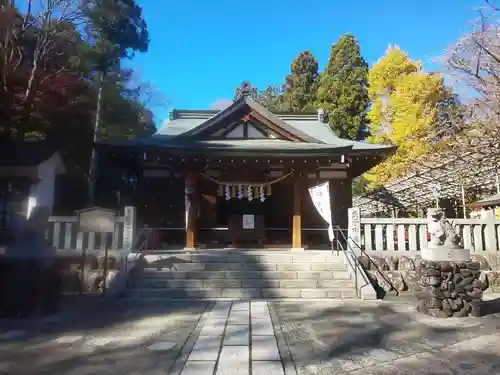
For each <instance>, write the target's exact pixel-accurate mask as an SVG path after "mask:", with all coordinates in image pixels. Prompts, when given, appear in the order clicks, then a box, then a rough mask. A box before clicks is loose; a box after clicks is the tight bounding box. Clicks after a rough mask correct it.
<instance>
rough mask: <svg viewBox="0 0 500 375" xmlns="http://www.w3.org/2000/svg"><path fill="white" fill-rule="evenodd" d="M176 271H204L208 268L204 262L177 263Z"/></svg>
mask: <svg viewBox="0 0 500 375" xmlns="http://www.w3.org/2000/svg"><path fill="white" fill-rule="evenodd" d="M174 266H175V270H176V271H187V272H190V271H202V270H204V269H205V268H206V266H205V264H203V263H176V264H175V265H174Z"/></svg>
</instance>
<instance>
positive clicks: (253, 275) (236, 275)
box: [224, 270, 262, 279]
mask: <svg viewBox="0 0 500 375" xmlns="http://www.w3.org/2000/svg"><path fill="white" fill-rule="evenodd" d="M224 274H225V276H226V278H227V279H260V278H261V277H262V275H261V273H260V272H259V271H243V270H242V271H225V272H224Z"/></svg>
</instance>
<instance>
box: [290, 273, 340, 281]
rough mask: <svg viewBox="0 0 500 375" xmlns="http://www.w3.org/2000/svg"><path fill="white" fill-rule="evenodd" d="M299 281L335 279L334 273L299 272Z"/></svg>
mask: <svg viewBox="0 0 500 375" xmlns="http://www.w3.org/2000/svg"><path fill="white" fill-rule="evenodd" d="M297 278H298V279H314V280H321V279H326V280H328V279H333V271H298V272H297Z"/></svg>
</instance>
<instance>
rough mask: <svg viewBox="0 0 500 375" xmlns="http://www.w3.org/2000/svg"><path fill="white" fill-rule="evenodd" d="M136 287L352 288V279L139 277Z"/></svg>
mask: <svg viewBox="0 0 500 375" xmlns="http://www.w3.org/2000/svg"><path fill="white" fill-rule="evenodd" d="M134 287H135V288H138V289H142V288H145V289H154V288H159V289H197V288H202V289H203V288H285V289H296V288H298V289H314V288H337V287H339V288H354V281H352V280H350V279H346V280H334V279H330V280H316V279H289V280H283V279H274V280H273V279H215V278H214V279H205V280H203V279H170V280H168V279H166V280H161V279H142V280H141V279H139V280H137V281H136V282H135V283H134Z"/></svg>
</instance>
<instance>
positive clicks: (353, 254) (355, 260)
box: [337, 226, 399, 296]
mask: <svg viewBox="0 0 500 375" xmlns="http://www.w3.org/2000/svg"><path fill="white" fill-rule="evenodd" d="M337 230H338V231H339V232H340V234H341V235H342V238H343V239H344V241H345V242H346V244H347V249H344V247H343V246H342V244H341V243H340V241H338V240H337V242H338V243H339V244H340V247H341V248H342V249H344V251H345V250H347V252H348V253H349V254H350V255H351V256H352V257H353V258H354V262H355V264H354V266H355V267H354V268H355V272H356V274H355V275H356V280H357V270H358V267H357V266H358V264H359V265H360V267H361V264H360V262H359V260H358V257H357V256H356V253H355V252H354V250H353V249H352V248H351V247H350V246H349V243H352V244H354V245H355V246H356V247H357V248H358V249H359V251H360V252H361V255H364V256H365V257H366V258H367V259H368V261H369V262H370V263H371V264H372V265H373V266H374V269H375V270H376V271H377V272H378V273H379V275H380V276H382V278H383V279H384V280H385V281H386V282H387V283H388V284H389V285H390V286H391V288H392V289H393V290H395V291H396V293H397V295H399V292H398V290H396V289H395V288H394V285H392V283H391V282H390V281H389V280H388V279H387V277H386V276H385V275H384V274H383V273H382V270H380V269H379V268H378V266H377V264H376V263H375V262H374V261H373V259H372V258H371V257H370V255H368V253H367V252H366V251H365V250H364V249H363V248H362V247H361V245H360V244H359V243H358V242H356V241H354V240H353V239H352V238H351V237H349V236H347V237H346V236H345V234H344V233H343V231H342V229H341V228H340V227H338V226H337ZM349 240H350V242H349ZM366 285H368V283H367V284H365V285H363V287H365V286H366ZM357 295H358V289H357V284H356V296H357Z"/></svg>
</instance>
